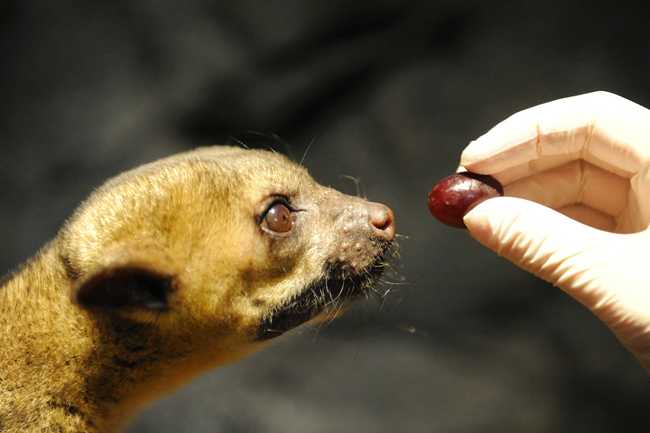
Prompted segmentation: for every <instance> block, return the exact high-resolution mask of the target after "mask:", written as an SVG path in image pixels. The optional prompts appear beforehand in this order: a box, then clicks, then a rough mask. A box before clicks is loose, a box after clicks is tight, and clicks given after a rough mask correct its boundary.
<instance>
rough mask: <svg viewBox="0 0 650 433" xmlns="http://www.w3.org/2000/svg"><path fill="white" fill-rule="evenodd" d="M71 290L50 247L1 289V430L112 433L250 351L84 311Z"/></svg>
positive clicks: (192, 330) (223, 337)
mask: <svg viewBox="0 0 650 433" xmlns="http://www.w3.org/2000/svg"><path fill="white" fill-rule="evenodd" d="M73 290H74V275H71V272H70V271H69V270H68V271H66V266H65V263H64V260H62V258H61V257H60V254H59V253H58V251H57V248H56V243H52V244H50V245H48V246H46V248H44V249H43V250H42V251H41V253H39V254H38V255H37V256H36V257H35V258H34V259H32V260H31V261H29V262H28V263H27V264H26V265H25V266H24V267H23V268H22V269H20V270H19V271H18V272H16V273H15V274H13V275H12V276H11V277H10V278H8V279H7V280H6V281H5V282H4V283H3V285H2V286H0V348H2V350H0V431H2V432H5V433H14V432H16V433H17V432H23V433H25V432H27V433H31V432H42V431H57V432H62V433H67V432H80V431H84V432H88V433H94V432H102V433H108V432H116V431H119V430H120V428H121V427H122V426H123V424H124V422H125V421H126V420H128V419H129V418H130V417H131V416H132V415H133V414H134V413H135V412H136V411H137V410H138V409H139V408H141V407H142V406H143V405H145V404H146V403H148V402H149V401H151V400H153V399H155V398H157V397H159V396H160V395H162V394H164V393H167V392H169V391H171V390H173V389H174V388H177V387H179V386H180V385H182V384H183V383H185V382H187V381H188V380H190V379H191V378H193V377H194V376H196V375H198V374H199V373H201V372H203V371H205V370H207V369H210V368H214V367H215V366H217V365H219V364H224V363H226V362H230V361H233V360H235V359H238V358H240V357H242V356H244V355H246V354H248V353H249V352H250V351H252V350H254V349H255V346H253V345H248V346H246V349H242V350H239V351H238V350H235V349H234V348H236V347H241V346H242V342H241V341H229V339H228V337H227V333H223V330H222V332H221V333H220V332H219V330H218V329H217V328H216V327H215V326H212V327H210V328H206V329H202V328H201V326H200V325H199V324H197V323H192V324H188V323H185V324H184V325H183V326H177V325H174V324H173V323H172V324H171V325H169V326H167V327H166V328H164V329H161V324H162V325H164V323H165V321H164V320H161V321H154V322H150V323H147V322H138V321H134V320H127V319H125V318H120V317H119V316H118V315H112V314H104V313H101V312H91V311H86V310H84V309H82V308H80V307H79V306H78V305H76V304H75V303H73V302H72V300H71V299H72V296H71V294H72V293H73ZM238 338H239V337H238Z"/></svg>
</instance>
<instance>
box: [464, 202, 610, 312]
mask: <svg viewBox="0 0 650 433" xmlns="http://www.w3.org/2000/svg"><path fill="white" fill-rule="evenodd" d="M464 221H465V225H466V226H467V228H468V230H469V232H470V234H471V235H472V237H474V238H475V239H476V240H477V241H479V242H480V243H481V244H483V245H484V246H486V247H487V248H489V249H491V250H493V251H495V252H496V253H497V254H499V255H501V256H503V257H505V258H506V259H508V260H510V261H511V262H513V263H514V264H516V265H517V266H519V267H521V268H523V269H525V270H527V271H529V272H531V273H533V274H535V275H537V276H538V277H540V278H542V279H544V280H546V281H548V282H550V283H551V284H553V285H556V286H558V287H560V288H561V289H563V290H564V291H566V292H567V293H569V295H571V296H573V297H574V298H576V300H578V301H579V302H581V303H582V304H584V305H585V306H586V307H588V308H589V309H592V310H593V309H594V308H596V307H597V306H598V303H599V302H601V301H603V299H605V297H606V296H607V295H606V294H605V293H603V289H602V286H601V285H600V284H599V282H598V279H597V276H596V275H595V273H594V272H595V270H596V269H599V268H600V266H601V265H602V264H603V263H607V261H608V258H607V257H606V256H607V255H610V254H611V248H606V244H607V243H608V242H609V241H611V236H612V235H611V234H610V233H608V232H604V231H600V230H597V229H594V228H593V227H590V226H587V225H584V224H582V223H579V222H577V221H575V220H572V219H571V218H569V217H566V216H564V215H562V214H561V213H559V212H557V211H555V210H553V209H551V208H548V207H545V206H542V205H540V204H538V203H535V202H532V201H529V200H524V199H521V198H515V197H496V198H492V199H489V200H486V201H484V202H482V203H480V204H478V205H477V206H475V207H474V208H473V209H472V210H471V211H470V212H468V213H467V215H465V218H464Z"/></svg>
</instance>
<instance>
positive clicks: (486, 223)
mask: <svg viewBox="0 0 650 433" xmlns="http://www.w3.org/2000/svg"><path fill="white" fill-rule="evenodd" d="M499 199H500V198H499V197H495V198H491V199H488V200H485V201H483V202H481V203H479V204H477V205H476V206H474V207H473V208H472V209H470V211H469V212H467V213H466V214H465V216H464V217H463V222H464V223H465V226H466V227H467V230H468V231H469V233H470V235H471V236H472V237H473V238H474V239H476V240H477V241H478V242H479V243H481V244H482V245H484V246H486V247H488V248H490V249H493V247H492V244H493V242H492V241H491V240H492V239H493V237H494V236H493V233H494V231H493V227H492V224H491V220H490V215H491V213H492V211H491V209H492V206H493V204H494V202H495V201H497V200H499Z"/></svg>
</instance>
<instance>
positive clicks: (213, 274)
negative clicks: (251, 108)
mask: <svg viewBox="0 0 650 433" xmlns="http://www.w3.org/2000/svg"><path fill="white" fill-rule="evenodd" d="M277 196H282V197H288V198H290V199H291V202H292V203H293V204H295V206H296V207H297V208H299V210H298V211H297V212H295V214H292V216H293V217H294V218H295V226H294V229H293V232H291V234H290V236H276V235H275V234H273V233H271V234H269V233H267V232H264V231H263V230H260V225H259V224H260V218H261V217H262V215H263V212H264V210H265V208H266V207H268V205H269V204H270V202H271V201H272V200H274V197H277ZM373 212H375V214H376V213H377V212H379V208H378V207H377V205H374V204H369V203H367V202H365V201H363V200H361V199H358V198H355V197H348V196H344V195H343V194H340V193H338V192H336V191H334V190H332V189H329V188H325V187H322V186H320V185H318V184H317V183H316V182H315V181H313V180H312V179H311V177H310V176H309V175H308V174H307V172H306V171H305V170H304V169H303V168H302V167H300V166H298V165H295V164H293V163H291V162H289V161H288V160H286V159H285V158H284V157H282V156H280V155H276V154H273V153H270V152H265V151H246V150H242V149H236V148H225V147H224V148H221V147H213V148H205V149H198V150H196V151H193V152H187V153H184V154H180V155H176V156H173V157H170V158H167V159H163V160H161V161H157V162H154V163H152V164H148V165H145V166H142V167H140V168H137V169H135V170H132V171H130V172H127V173H125V174H122V175H120V176H118V177H116V178H114V179H112V180H110V181H109V182H107V183H106V184H105V185H104V186H103V187H101V188H100V189H98V190H97V191H96V192H95V193H94V194H93V195H92V196H91V197H90V198H89V199H88V200H87V201H86V202H85V203H84V204H82V205H81V206H80V208H79V209H78V210H77V211H76V213H75V214H74V215H73V216H72V218H71V219H70V220H69V221H68V222H67V223H66V224H65V226H64V227H63V228H62V230H61V231H60V232H59V234H58V235H57V236H56V238H55V239H54V240H52V241H51V242H50V243H49V244H47V245H46V246H45V247H44V248H43V249H42V250H41V251H40V252H39V253H38V254H37V255H36V256H35V257H34V258H33V259H32V260H30V261H29V262H28V263H27V264H25V265H24V266H23V267H22V268H21V269H20V270H18V271H17V272H16V273H15V274H13V275H11V276H10V277H9V278H8V279H7V280H6V282H5V283H4V285H3V286H2V287H0V431H2V432H7V433H17V432H61V433H66V432H76V433H78V432H112V431H117V430H119V428H120V427H121V426H122V425H123V423H124V422H125V420H127V419H128V418H129V416H131V415H132V414H133V413H134V412H135V411H136V410H137V409H138V408H140V407H141V406H142V405H143V404H145V403H146V402H148V401H150V400H151V399H153V398H155V397H157V396H159V395H160V394H162V393H164V392H168V391H169V390H171V389H173V388H175V387H177V386H179V385H180V384H182V383H183V382H185V381H187V380H188V379H190V378H192V377H194V376H196V375H197V374H199V373H201V372H203V371H205V370H206V369H209V368H212V367H214V366H216V365H219V364H223V363H227V362H231V361H234V360H237V359H238V358H240V357H241V356H243V355H245V354H247V353H249V352H251V351H253V350H256V349H257V348H259V347H261V346H263V345H264V344H265V342H266V341H267V339H266V338H259V335H260V324H261V323H265V322H264V321H265V320H266V321H267V322H269V323H273V320H274V319H273V318H274V314H279V313H278V312H279V311H280V310H281V309H282V308H283V306H286V305H287V302H289V301H291V300H292V299H295V298H296V297H297V296H299V294H300V293H301V292H302V291H304V290H305V288H306V287H310V284H311V285H312V286H313V285H314V281H318V280H319V279H322V278H323V277H324V275H323V274H324V272H327V271H326V269H327V268H328V266H329V265H331V264H337V266H339V267H340V268H342V269H344V270H345V272H347V274H346V275H357V274H359V275H361V274H362V273H364V272H367V270H368V269H369V266H371V265H372V264H373V263H375V262H376V261H377V259H378V257H380V255H381V254H382V252H383V250H384V249H385V246H386V243H390V241H391V240H392V233H393V232H391V230H393V231H394V228H393V226H392V215H390V212H389V213H388V214H387V218H388V220H387V222H386V224H384V226H385V227H380V229H379V232H381V231H382V230H384V232H383V234H382V233H379V234H377V233H374V234H373V230H374V231H375V232H378V230H377V229H376V228H373V227H370V228H368V227H366V226H367V225H368V224H367V221H368V218H369V215H371V214H372V213H373ZM382 212H383V210H382ZM384 213H385V212H384ZM370 218H372V217H370ZM364 224H365V225H364ZM382 224H383V223H382ZM374 225H375V226H377V223H374ZM373 236H374V237H373ZM382 236H383V238H382ZM378 238H381V239H380V240H381V242H379V241H378V240H377V239H378ZM124 287H128V290H127V289H124ZM142 287H145V288H146V290H141V289H142ZM341 290H343V289H341ZM116 293H117V295H116ZM332 304H333V303H332V302H328V303H324V307H327V306H331V305H332ZM275 320H279V319H275Z"/></svg>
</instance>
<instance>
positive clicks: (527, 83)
mask: <svg viewBox="0 0 650 433" xmlns="http://www.w3.org/2000/svg"><path fill="white" fill-rule="evenodd" d="M637 4H638V7H636V8H634V7H624V6H623V5H622V4H620V5H619V4H616V3H612V2H557V3H552V2H519V3H517V4H515V3H513V4H509V3H507V2H499V4H496V3H495V2H484V1H463V2H458V1H440V2H404V1H397V0H396V1H376V2H369V1H353V2H350V1H328V2H324V1H317V0H314V1H307V0H294V1H283V2H255V1H251V0H246V1H241V0H240V1H237V2H216V1H213V2H209V1H183V2H177V1H161V0H156V1H153V0H148V1H147V0H143V1H137V2H136V1H112V2H104V3H99V2H91V1H88V0H86V1H80V0H77V1H68V2H44V1H40V2H39V1H28V0H20V1H13V0H9V1H7V0H4V1H3V2H2V3H0V55H1V58H0V110H1V111H0V146H2V153H1V154H0V162H1V164H0V166H1V167H2V169H1V170H0V184H1V185H2V189H3V199H2V201H1V203H0V206H1V212H0V224H1V225H0V227H1V229H0V236H1V239H2V247H1V248H0V269H2V270H8V269H10V268H12V267H14V266H16V265H17V264H18V263H20V262H21V261H23V260H25V259H26V258H28V257H29V256H31V255H32V254H33V253H34V252H35V251H36V250H37V248H39V247H40V246H41V245H42V244H43V243H44V242H46V241H47V240H48V239H50V238H51V237H53V236H54V235H55V233H56V230H57V228H58V227H59V226H60V225H61V224H62V222H63V221H64V220H65V218H66V217H67V216H68V215H70V213H71V212H72V211H73V209H74V208H75V207H76V205H77V204H78V203H79V202H80V201H81V200H82V199H83V198H84V197H86V196H87V195H88V193H90V191H91V190H92V189H93V188H94V187H95V186H97V185H99V184H100V183H101V182H103V180H105V179H106V178H107V177H109V176H112V175H114V174H116V173H118V172H120V171H122V170H125V169H127V168H130V167H133V166H135V165H138V164H140V163H143V162H145V161H149V160H152V159H155V158H158V157H162V156H164V155H168V154H170V153H174V152H178V151H183V150H186V149H190V148H193V147H196V146H199V145H206V144H213V143H226V142H231V143H233V142H237V141H242V142H244V143H246V144H248V145H249V146H252V147H268V146H270V147H275V148H276V149H279V150H281V151H283V152H285V153H287V154H289V155H292V156H293V157H294V158H295V159H297V160H299V159H301V157H302V155H303V153H304V152H305V150H306V148H307V147H308V146H309V145H310V143H313V144H312V145H311V148H310V150H309V153H308V155H307V156H306V160H305V164H306V166H307V167H308V168H309V170H310V171H311V173H312V174H313V175H314V177H316V178H317V179H318V180H319V181H320V182H321V183H324V184H329V185H332V186H334V187H336V188H339V189H341V190H343V191H346V192H349V193H355V192H356V186H355V184H354V182H352V181H350V180H349V179H347V178H346V177H345V176H354V177H357V178H359V179H360V183H361V190H362V193H363V194H365V195H367V196H368V197H369V198H371V199H372V200H376V201H382V202H386V203H388V204H390V205H391V206H392V207H393V208H394V209H395V211H396V214H397V222H398V227H399V231H400V232H401V233H402V234H404V235H406V236H408V238H406V239H402V241H401V251H402V259H401V262H400V264H399V275H398V276H392V277H391V278H392V279H393V281H397V282H399V281H400V280H404V281H403V282H404V283H405V284H404V285H398V286H391V288H392V292H391V294H390V295H389V296H388V297H387V298H386V300H385V302H384V303H383V305H382V304H381V303H379V302H373V301H369V302H364V303H360V304H359V305H357V306H356V307H355V308H354V309H352V310H351V311H349V312H348V313H347V314H346V315H345V316H344V317H343V318H341V319H340V320H338V321H336V322H335V323H333V324H331V325H329V326H327V327H325V328H321V329H300V330H297V331H296V332H294V333H292V334H291V335H287V336H285V337H283V338H281V339H280V340H279V341H278V342H277V343H276V344H275V345H274V346H273V347H272V348H271V349H269V350H266V351H264V352H261V353H258V354H256V355H254V356H252V357H250V358H248V359H246V360H244V361H243V362H241V363H238V364H236V365H232V366H228V367H225V368H221V369H219V370H217V371H214V372H212V373H210V374H208V375H206V376H204V377H202V378H201V379H200V380H197V381H195V382H194V383H192V384H191V385H190V386H188V387H186V388H184V389H182V390H181V391H180V392H178V393H176V394H175V395H172V396H170V397H169V398H167V399H165V400H163V401H160V402H158V403H156V404H155V405H153V406H152V407H151V408H150V409H149V410H148V411H146V412H145V413H143V414H142V415H141V416H139V417H138V418H137V419H136V420H135V421H134V423H133V424H132V426H131V428H130V430H129V432H130V433H150V432H151V433H153V432H157V433H158V432H159V433H165V432H170V433H171V432H196V433H208V432H209V433H213V432H230V433H236V432H270V433H273V432H283V433H284V432H300V433H316V432H334V431H336V432H391V433H392V432H477V433H478V432H481V433H489V432H495V433H496V432H510V431H512V432H514V431H516V432H527V433H532V432H540V433H541V432H551V431H552V432H575V433H578V432H589V433H596V432H615V431H616V432H617V431H648V428H649V427H650V411H648V403H649V402H650V386H649V382H648V378H647V375H646V374H645V373H644V372H643V371H642V370H641V368H640V367H639V366H638V365H637V364H636V362H635V361H634V360H633V359H632V358H631V356H630V355H628V354H627V353H626V352H625V351H624V350H623V349H622V348H621V347H620V346H619V344H618V343H617V342H616V340H615V339H614V338H613V337H612V336H611V335H610V333H609V332H608V331H607V330H606V329H605V328H604V326H603V325H601V324H600V323H599V322H598V321H597V320H596V319H594V318H593V317H592V316H591V315H590V314H589V313H587V312H586V311H585V310H583V308H582V307H581V306H579V305H578V304H577V303H575V302H573V301H572V300H570V299H568V298H567V297H566V296H565V295H563V293H561V292H560V291H559V290H557V289H554V288H553V287H551V286H550V285H548V284H545V283H543V282H541V281H538V280H536V279H534V278H533V277H531V276H529V275H527V274H525V273H524V272H522V271H520V270H518V269H516V268H515V267H514V266H513V265H511V264H509V263H508V262H505V261H504V260H502V259H500V258H498V257H496V256H494V255H493V254H491V253H490V252H488V251H485V250H484V249H482V248H481V247H480V246H479V245H478V244H477V243H475V242H474V241H472V240H471V239H470V238H469V236H468V235H467V234H466V233H464V232H462V231H458V230H454V229H449V228H447V227H444V226H442V225H440V224H437V223H434V221H433V220H432V219H431V217H430V216H429V214H428V211H427V208H426V194H427V192H428V190H429V188H430V186H431V185H432V183H433V182H434V181H435V180H437V179H439V178H441V177H443V176H445V175H447V174H449V173H450V172H452V171H453V170H454V169H455V168H456V165H457V163H458V158H459V155H460V152H461V150H462V149H463V148H464V147H465V145H466V144H467V143H468V142H469V141H470V140H471V139H473V138H475V137H477V136H478V135H480V134H482V133H483V132H485V131H486V130H487V129H489V128H490V127H491V126H493V125H494V124H495V123H497V122H498V121H500V120H502V119H503V118H505V117H506V116H508V115H509V114H511V113H513V112H515V111H517V110H520V109H523V108H526V107H528V106H531V105H534V104H538V103H541V102H544V101H548V100H551V99H555V98H559V97H563V96H569V95H574V94H579V93H583V92H588V91H592V90H598V89H602V90H609V91H612V92H615V93H619V94H621V95H623V96H626V97H628V98H630V99H633V100H635V101H636V102H639V103H641V104H643V105H646V106H649V105H650V84H649V83H650V80H648V73H649V72H650V56H649V54H650V51H649V48H650V42H649V41H650V38H649V33H650V30H648V22H649V18H650V16H649V15H650V14H649V13H648V6H647V5H646V4H644V2H637ZM0 350H1V349H0Z"/></svg>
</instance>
